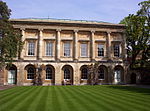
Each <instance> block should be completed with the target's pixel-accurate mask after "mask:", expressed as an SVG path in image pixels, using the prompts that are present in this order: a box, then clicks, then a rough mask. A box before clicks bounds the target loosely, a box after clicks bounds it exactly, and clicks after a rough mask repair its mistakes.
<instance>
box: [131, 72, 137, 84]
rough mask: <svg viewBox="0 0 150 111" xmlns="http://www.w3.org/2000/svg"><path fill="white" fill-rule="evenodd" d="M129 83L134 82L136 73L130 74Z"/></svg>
mask: <svg viewBox="0 0 150 111" xmlns="http://www.w3.org/2000/svg"><path fill="white" fill-rule="evenodd" d="M130 77H131V78H130V79H131V84H136V74H135V73H132V74H131V76H130Z"/></svg>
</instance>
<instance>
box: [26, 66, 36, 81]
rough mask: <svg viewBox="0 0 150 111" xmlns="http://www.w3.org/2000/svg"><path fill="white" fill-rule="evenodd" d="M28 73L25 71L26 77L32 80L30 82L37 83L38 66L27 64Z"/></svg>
mask: <svg viewBox="0 0 150 111" xmlns="http://www.w3.org/2000/svg"><path fill="white" fill-rule="evenodd" d="M25 70H26V73H25V78H26V80H28V82H29V81H30V83H35V78H36V68H35V66H34V65H31V64H29V65H27V66H26V67H25Z"/></svg>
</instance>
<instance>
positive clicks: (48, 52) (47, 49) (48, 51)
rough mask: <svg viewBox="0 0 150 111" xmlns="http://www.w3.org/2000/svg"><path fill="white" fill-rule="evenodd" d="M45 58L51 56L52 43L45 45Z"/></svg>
mask: <svg viewBox="0 0 150 111" xmlns="http://www.w3.org/2000/svg"><path fill="white" fill-rule="evenodd" d="M46 56H53V43H52V42H47V43H46Z"/></svg>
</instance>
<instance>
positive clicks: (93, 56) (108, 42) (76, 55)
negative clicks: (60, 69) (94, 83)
mask: <svg viewBox="0 0 150 111" xmlns="http://www.w3.org/2000/svg"><path fill="white" fill-rule="evenodd" d="M21 30H22V35H23V38H22V40H25V37H24V33H25V28H23V29H21ZM38 30H39V33H40V34H39V35H41V36H42V31H43V29H38ZM72 31H73V32H74V39H73V40H72V41H73V47H74V48H73V51H72V52H74V53H73V56H72V57H73V58H74V59H78V57H79V55H78V54H77V52H78V51H77V50H78V48H77V43H78V42H79V40H78V32H79V30H76V29H75V30H72ZM80 31H82V30H80ZM90 32H91V40H90V46H89V51H90V52H95V49H94V47H95V42H96V40H94V33H95V31H94V30H91V31H90ZM60 33H61V29H56V40H55V41H56V44H60V43H61V37H60ZM106 33H107V36H106V57H108V58H111V57H112V51H110V50H111V49H110V46H111V41H110V37H111V33H113V32H110V31H106ZM118 33H120V32H118ZM39 38H41V37H39ZM38 40H39V41H43V39H38ZM39 43H41V42H39ZM39 46H41V45H39ZM55 51H56V53H54V54H56V56H57V59H59V58H61V57H60V55H61V54H60V45H56V50H55ZM22 52H24V51H22ZM109 52H111V53H109ZM40 53H41V52H40V51H39V55H41V54H40ZM35 54H36V53H35ZM21 55H22V54H21ZM23 55H24V54H23ZM95 55H96V54H95V53H90V55H89V56H88V58H92V59H95V57H96V56H95ZM40 57H41V56H40ZM22 58H23V57H22ZM41 58H42V57H41Z"/></svg>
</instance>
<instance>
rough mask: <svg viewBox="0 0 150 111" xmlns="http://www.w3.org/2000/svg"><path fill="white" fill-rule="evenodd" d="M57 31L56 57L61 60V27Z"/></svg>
mask: <svg viewBox="0 0 150 111" xmlns="http://www.w3.org/2000/svg"><path fill="white" fill-rule="evenodd" d="M56 31H57V42H56V59H57V61H59V60H60V42H61V40H60V31H61V29H57V30H56Z"/></svg>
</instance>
